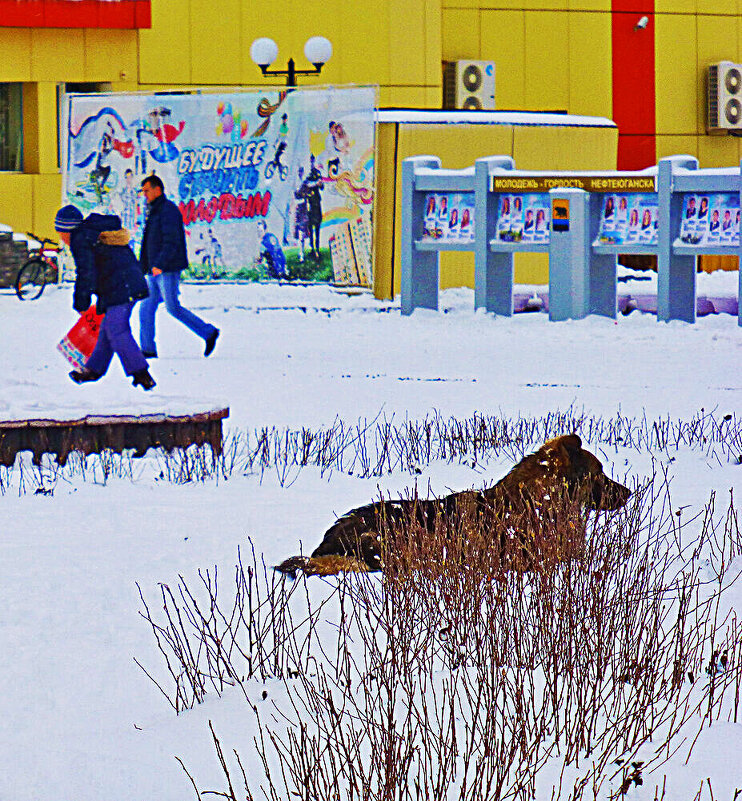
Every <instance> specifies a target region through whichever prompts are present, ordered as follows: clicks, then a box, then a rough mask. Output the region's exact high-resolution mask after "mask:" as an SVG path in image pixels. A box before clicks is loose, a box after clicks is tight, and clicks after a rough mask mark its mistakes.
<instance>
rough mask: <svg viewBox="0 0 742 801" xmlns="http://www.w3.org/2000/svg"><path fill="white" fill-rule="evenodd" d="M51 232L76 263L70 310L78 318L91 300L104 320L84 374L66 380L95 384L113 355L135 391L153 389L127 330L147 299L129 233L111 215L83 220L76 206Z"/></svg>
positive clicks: (58, 219)
mask: <svg viewBox="0 0 742 801" xmlns="http://www.w3.org/2000/svg"><path fill="white" fill-rule="evenodd" d="M54 227H55V229H56V230H57V232H58V233H59V238H60V239H61V240H62V242H64V244H65V245H67V246H68V247H69V248H70V250H71V251H72V257H73V258H74V260H75V289H74V293H73V298H72V307H73V308H74V309H75V311H77V312H79V313H80V314H82V313H83V312H85V311H87V309H88V307H89V306H90V303H91V299H92V296H93V295H95V296H96V298H97V302H96V310H97V312H98V314H105V317H104V318H103V322H102V324H101V327H100V332H99V333H98V341H97V343H96V346H95V349H94V350H93V353H92V354H91V355H90V358H89V359H88V360H87V361H86V362H85V365H84V367H83V368H82V370H72V372H71V373H70V374H69V375H70V378H71V379H72V380H73V381H74V382H75V383H77V384H82V383H85V382H87V381H97V380H98V379H99V378H102V377H103V376H104V375H105V373H106V371H107V370H108V366H109V365H110V363H111V359H112V358H113V354H114V353H115V354H116V355H117V356H118V357H119V359H121V364H122V365H123V368H124V372H125V373H126V375H128V376H131V377H132V378H133V379H134V381H133V383H134V386H135V387H136V386H141V387H142V388H143V389H152V387H154V386H155V381H154V379H153V378H152V376H151V375H150V374H149V366H148V364H147V360H146V359H145V358H144V356H143V355H142V352H141V350H140V349H139V346H138V345H137V343H136V340H135V339H134V337H133V336H132V333H131V328H130V326H129V318H130V317H131V310H132V309H133V308H134V304H135V303H136V301H138V300H141V299H142V298H146V297H147V295H148V294H149V291H148V289H147V282H146V281H145V280H144V275H142V270H141V268H140V267H139V263H138V262H137V259H136V256H135V255H134V252H133V251H132V249H131V248H130V247H129V238H130V237H129V232H128V231H127V230H126V229H125V228H122V227H121V220H120V219H119V217H117V216H116V215H114V214H91V215H89V216H88V217H86V218H84V219H83V216H82V213H81V212H80V210H79V209H77V208H75V206H64V207H63V208H61V209H60V210H59V211H58V212H57V215H56V217H55V218H54Z"/></svg>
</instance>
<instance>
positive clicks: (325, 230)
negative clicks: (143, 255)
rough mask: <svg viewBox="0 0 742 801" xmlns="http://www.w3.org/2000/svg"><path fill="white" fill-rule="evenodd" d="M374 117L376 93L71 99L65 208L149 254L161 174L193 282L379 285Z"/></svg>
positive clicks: (359, 89) (360, 90) (361, 90)
mask: <svg viewBox="0 0 742 801" xmlns="http://www.w3.org/2000/svg"><path fill="white" fill-rule="evenodd" d="M375 108H376V90H375V88H373V87H351V88H325V89H295V90H293V91H288V92H287V91H285V90H278V89H275V90H266V91H250V92H248V91H245V92H232V93H211V92H205V91H204V92H193V93H174V94H169V93H161V94H153V95H149V94H104V95H101V94H99V95H69V96H68V99H67V116H68V120H67V126H68V135H67V152H66V157H65V168H64V175H63V201H64V202H65V203H72V204H74V205H75V206H77V207H78V208H79V209H80V210H81V211H82V212H83V214H89V213H90V212H93V211H97V212H104V213H115V214H118V215H119V216H120V217H121V219H122V222H123V224H124V226H125V227H126V228H128V229H129V231H130V232H131V233H132V236H133V239H134V242H135V250H136V249H137V248H138V246H139V243H140V241H141V235H142V230H143V225H144V221H145V215H146V212H147V208H146V202H145V201H144V198H143V196H142V195H141V189H140V185H141V181H142V179H143V178H144V177H146V176H147V175H151V174H156V175H158V176H159V177H160V178H161V179H162V180H163V182H164V184H165V191H166V193H167V195H168V197H170V198H171V199H172V200H174V201H175V202H176V203H177V204H178V205H179V207H180V211H181V214H182V215H183V221H184V223H185V227H186V236H187V242H188V254H189V261H190V268H189V270H188V271H186V273H185V274H184V277H185V278H197V279H204V280H208V279H219V278H229V279H245V280H269V279H282V280H304V281H331V282H337V283H360V284H369V283H370V281H371V275H370V265H371V255H370V254H371V214H372V209H373V199H374V163H375V150H374V148H375V139H374V133H375V125H374V118H375ZM353 243H356V246H353ZM366 250H368V252H366ZM351 262H352V263H351Z"/></svg>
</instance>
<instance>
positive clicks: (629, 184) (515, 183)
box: [490, 175, 656, 192]
mask: <svg viewBox="0 0 742 801" xmlns="http://www.w3.org/2000/svg"><path fill="white" fill-rule="evenodd" d="M560 187H561V188H569V189H584V190H585V191H586V192H655V191H656V189H655V179H654V176H652V175H621V176H614V175H514V176H500V175H493V176H492V177H491V179H490V191H491V192H548V191H549V190H550V189H557V188H560Z"/></svg>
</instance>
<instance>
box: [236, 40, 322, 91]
mask: <svg viewBox="0 0 742 801" xmlns="http://www.w3.org/2000/svg"><path fill="white" fill-rule="evenodd" d="M304 55H305V56H306V57H307V61H309V62H310V64H313V65H314V69H313V70H298V69H296V64H295V63H294V59H293V58H290V59H289V60H288V64H287V65H286V66H287V69H285V70H271V69H268V68H269V67H270V65H271V64H272V63H273V62H274V61H275V60H276V57H277V56H278V45H277V44H276V43H275V42H274V41H273V39H268V38H267V37H263V38H261V39H256V40H255V41H254V42H253V43H252V44H251V45H250V58H251V59H252V60H253V61H254V62H255V63H256V64H257V65H258V66H259V67H260V71H261V72H262V73H263V75H285V76H286V86H296V85H297V84H296V76H297V75H319V74H320V72H322V67H323V66H324V65H325V64H326V63H327V62H328V61H329V60H330V58H331V57H332V44H331V42H330V40H329V39H325V37H324V36H312V37H311V39H307V41H306V43H305V45H304Z"/></svg>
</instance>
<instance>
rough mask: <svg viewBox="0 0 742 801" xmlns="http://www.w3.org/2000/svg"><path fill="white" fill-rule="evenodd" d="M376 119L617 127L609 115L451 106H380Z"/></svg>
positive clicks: (404, 121) (378, 120)
mask: <svg viewBox="0 0 742 801" xmlns="http://www.w3.org/2000/svg"><path fill="white" fill-rule="evenodd" d="M376 121H377V122H401V123H414V124H416V125H417V124H423V125H426V124H430V123H436V124H439V125H440V124H441V123H443V124H446V125H455V124H459V123H466V124H473V125H535V126H548V127H557V128H561V127H579V128H615V127H616V123H615V122H613V120H609V119H608V118H607V117H584V116H582V115H579V114H560V113H558V112H549V111H543V112H542V111H454V110H450V109H378V110H377V112H376Z"/></svg>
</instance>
